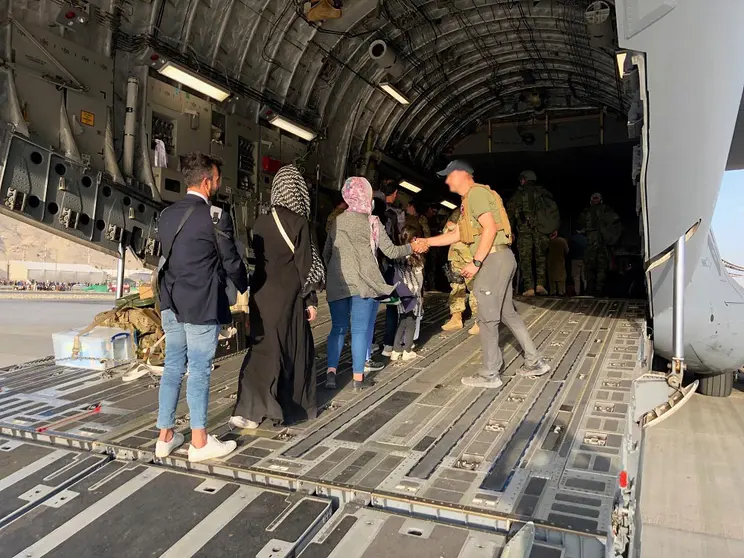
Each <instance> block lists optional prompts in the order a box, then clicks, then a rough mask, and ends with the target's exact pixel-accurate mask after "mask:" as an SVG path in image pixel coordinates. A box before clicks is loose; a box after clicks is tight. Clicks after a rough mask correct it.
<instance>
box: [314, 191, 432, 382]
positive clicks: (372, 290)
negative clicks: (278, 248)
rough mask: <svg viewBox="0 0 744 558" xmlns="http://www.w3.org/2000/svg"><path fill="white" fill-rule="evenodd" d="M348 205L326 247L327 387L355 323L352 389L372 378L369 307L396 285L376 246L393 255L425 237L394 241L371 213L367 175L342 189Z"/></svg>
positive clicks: (401, 254)
mask: <svg viewBox="0 0 744 558" xmlns="http://www.w3.org/2000/svg"><path fill="white" fill-rule="evenodd" d="M342 195H343V198H344V201H345V202H346V203H347V204H348V206H349V207H348V209H347V210H346V211H344V212H343V213H341V214H340V215H339V216H338V217H336V220H335V221H334V223H333V225H332V226H331V229H330V231H329V233H328V237H327V239H326V243H325V248H324V249H323V259H324V260H325V262H326V266H327V268H328V272H327V274H328V275H327V280H326V292H327V295H328V305H329V306H330V309H331V323H332V326H331V333H330V334H329V335H328V375H327V376H326V387H327V388H328V389H334V388H335V387H336V371H337V369H338V363H339V359H340V358H341V349H342V348H343V345H344V338H345V336H346V332H347V331H348V329H349V326H350V325H351V359H352V369H353V372H354V389H357V390H358V389H362V388H364V387H367V386H368V385H369V384H368V383H367V382H365V381H364V373H365V371H366V359H367V349H368V345H369V327H370V321H371V318H372V316H371V313H372V312H373V311H374V310H375V309H376V308H377V300H376V299H377V298H380V297H387V296H390V294H391V293H392V292H393V291H394V290H395V287H394V286H391V285H388V284H387V283H385V280H384V279H383V278H382V274H381V273H380V268H379V266H378V263H377V256H376V253H377V249H378V248H379V249H380V251H381V252H382V253H383V254H385V256H387V257H388V258H390V259H391V260H397V259H400V258H404V257H406V256H408V255H410V254H411V253H412V252H413V251H414V250H416V251H417V252H423V251H425V250H426V247H425V245H424V244H423V243H417V244H416V245H415V246H414V245H410V244H409V245H407V246H395V245H394V244H393V242H392V241H391V240H390V238H389V237H388V236H387V234H386V233H385V229H384V227H382V226H381V224H380V220H379V219H378V218H377V217H374V216H372V186H371V185H370V183H369V182H368V181H367V179H366V178H362V177H358V176H354V177H351V178H349V179H348V180H346V182H345V183H344V187H343V189H342Z"/></svg>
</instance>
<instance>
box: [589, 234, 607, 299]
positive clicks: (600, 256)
mask: <svg viewBox="0 0 744 558" xmlns="http://www.w3.org/2000/svg"><path fill="white" fill-rule="evenodd" d="M609 267H610V251H609V250H608V249H607V246H605V245H603V244H590V245H589V246H587V247H586V252H585V253H584V273H585V275H586V288H587V292H588V293H589V294H591V295H595V296H599V295H601V294H602V291H603V290H604V287H605V281H606V280H607V270H608V269H609Z"/></svg>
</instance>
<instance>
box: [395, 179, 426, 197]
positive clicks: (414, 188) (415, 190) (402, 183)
mask: <svg viewBox="0 0 744 558" xmlns="http://www.w3.org/2000/svg"><path fill="white" fill-rule="evenodd" d="M400 187H401V188H405V189H406V190H408V191H409V192H413V193H414V194H418V193H419V192H420V191H421V188H419V187H418V186H416V185H415V184H411V183H410V182H408V180H401V181H400Z"/></svg>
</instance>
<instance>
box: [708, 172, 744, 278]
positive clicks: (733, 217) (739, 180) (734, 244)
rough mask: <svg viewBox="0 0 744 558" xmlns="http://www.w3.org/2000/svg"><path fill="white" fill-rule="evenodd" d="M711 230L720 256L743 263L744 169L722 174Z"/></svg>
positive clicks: (732, 261)
mask: <svg viewBox="0 0 744 558" xmlns="http://www.w3.org/2000/svg"><path fill="white" fill-rule="evenodd" d="M713 232H714V233H715V235H716V241H717V242H718V248H719V249H720V250H721V257H722V258H723V259H725V260H727V261H729V262H731V263H735V264H738V265H744V170H738V171H729V172H727V173H725V174H724V175H723V182H722V183H721V191H720V193H719V194H718V203H717V204H716V211H715V213H714V214H713Z"/></svg>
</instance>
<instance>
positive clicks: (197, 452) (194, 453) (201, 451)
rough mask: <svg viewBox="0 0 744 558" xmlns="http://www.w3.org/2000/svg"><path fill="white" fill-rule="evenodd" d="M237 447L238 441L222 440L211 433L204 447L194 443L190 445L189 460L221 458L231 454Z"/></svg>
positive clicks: (196, 461) (194, 461)
mask: <svg viewBox="0 0 744 558" xmlns="http://www.w3.org/2000/svg"><path fill="white" fill-rule="evenodd" d="M237 447H238V443H237V442H236V441H234V440H230V441H229V442H220V441H219V440H218V439H217V438H215V437H214V436H212V435H211V434H210V435H209V436H207V443H206V445H205V446H204V447H203V448H195V447H194V445H193V444H192V445H191V446H189V461H191V462H192V463H198V462H200V461H207V460H209V459H219V458H220V457H225V456H226V455H230V454H231V453H232V452H234V451H235V449H236V448H237Z"/></svg>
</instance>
